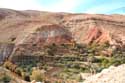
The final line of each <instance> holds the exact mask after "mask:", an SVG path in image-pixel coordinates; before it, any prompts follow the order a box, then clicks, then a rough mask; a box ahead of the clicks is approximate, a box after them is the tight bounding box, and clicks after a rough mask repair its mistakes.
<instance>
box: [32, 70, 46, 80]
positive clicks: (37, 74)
mask: <svg viewBox="0 0 125 83" xmlns="http://www.w3.org/2000/svg"><path fill="white" fill-rule="evenodd" d="M30 79H31V80H36V81H41V82H42V81H43V80H44V72H41V70H39V69H33V71H32V75H31V76H30Z"/></svg>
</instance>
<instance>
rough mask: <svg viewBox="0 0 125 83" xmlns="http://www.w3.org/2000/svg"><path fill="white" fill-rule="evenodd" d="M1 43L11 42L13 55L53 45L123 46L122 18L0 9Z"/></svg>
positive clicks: (124, 22)
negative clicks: (107, 44)
mask: <svg viewBox="0 0 125 83" xmlns="http://www.w3.org/2000/svg"><path fill="white" fill-rule="evenodd" d="M0 42H1V44H3V43H13V44H14V48H12V49H13V52H12V54H14V53H15V52H17V51H18V52H19V51H20V50H27V51H29V52H31V51H34V50H42V47H43V46H44V45H48V44H53V43H55V44H64V43H66V44H67V43H68V44H69V43H74V42H76V43H82V44H83V43H85V44H90V43H99V44H101V43H105V42H108V43H109V44H111V45H123V44H124V43H125V16H124V15H99V14H95V15H92V14H71V13H52V12H42V11H34V10H26V11H16V10H10V9H0ZM0 46H1V45H0ZM2 48H3V47H2ZM5 48H6V46H5ZM0 52H1V53H0V54H1V56H4V55H3V51H0ZM7 56H8V55H7Z"/></svg>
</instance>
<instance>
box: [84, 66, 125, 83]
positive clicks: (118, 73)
mask: <svg viewBox="0 0 125 83" xmlns="http://www.w3.org/2000/svg"><path fill="white" fill-rule="evenodd" d="M83 83H125V64H123V65H120V66H118V67H113V66H111V67H109V68H108V69H104V70H103V71H102V72H101V73H98V74H96V75H93V76H90V77H88V78H87V79H86V81H85V82H83Z"/></svg>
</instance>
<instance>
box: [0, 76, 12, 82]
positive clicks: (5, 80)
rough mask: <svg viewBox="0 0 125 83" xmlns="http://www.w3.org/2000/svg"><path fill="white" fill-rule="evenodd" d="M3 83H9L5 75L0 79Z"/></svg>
mask: <svg viewBox="0 0 125 83" xmlns="http://www.w3.org/2000/svg"><path fill="white" fill-rule="evenodd" d="M0 80H1V81H3V82H4V83H9V82H10V81H11V78H10V77H9V76H7V75H5V76H3V77H2V79H0Z"/></svg>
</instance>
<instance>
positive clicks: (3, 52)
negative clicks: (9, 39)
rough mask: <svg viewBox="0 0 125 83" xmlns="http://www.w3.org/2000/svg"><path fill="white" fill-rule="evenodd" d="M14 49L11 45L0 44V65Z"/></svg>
mask: <svg viewBox="0 0 125 83" xmlns="http://www.w3.org/2000/svg"><path fill="white" fill-rule="evenodd" d="M13 49H14V44H13V43H0V64H2V63H3V61H5V60H6V59H8V57H9V56H10V55H11V53H12V52H13Z"/></svg>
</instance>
